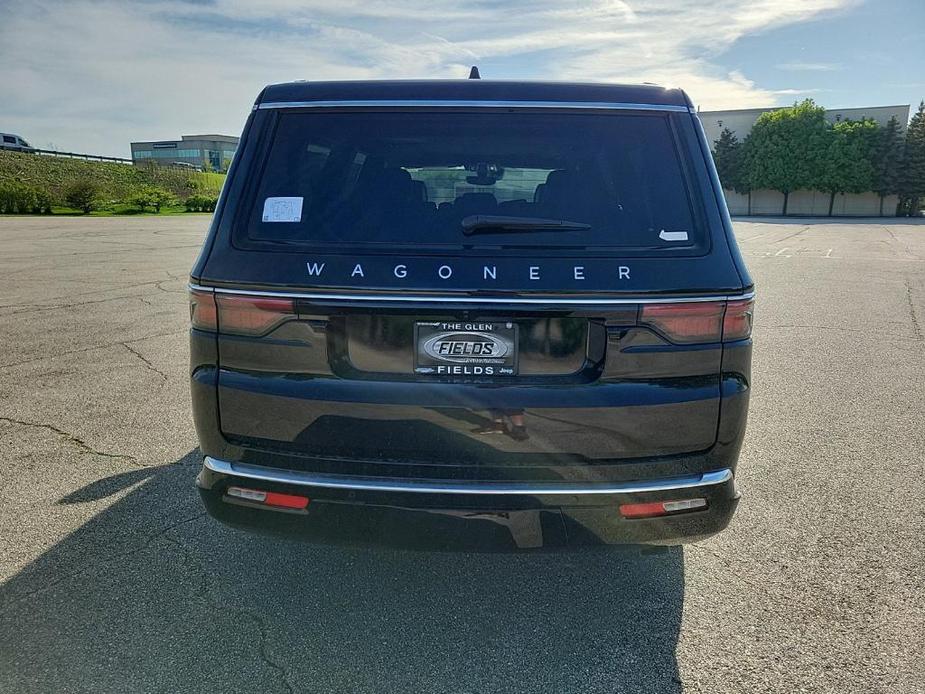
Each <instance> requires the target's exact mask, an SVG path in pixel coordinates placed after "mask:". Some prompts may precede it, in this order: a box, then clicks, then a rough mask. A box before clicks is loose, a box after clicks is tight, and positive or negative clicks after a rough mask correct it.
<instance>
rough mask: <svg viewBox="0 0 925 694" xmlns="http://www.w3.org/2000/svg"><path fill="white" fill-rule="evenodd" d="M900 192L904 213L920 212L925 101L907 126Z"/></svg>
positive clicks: (924, 176)
mask: <svg viewBox="0 0 925 694" xmlns="http://www.w3.org/2000/svg"><path fill="white" fill-rule="evenodd" d="M899 192H900V196H901V198H900V209H901V210H902V213H903V214H906V215H915V214H918V211H919V208H920V207H921V205H922V201H923V199H925V101H923V102H922V103H920V104H919V110H918V111H917V112H916V114H915V115H914V116H912V120H910V121H909V127H908V128H906V142H905V146H904V147H903V162H902V175H901V179H900V184H899Z"/></svg>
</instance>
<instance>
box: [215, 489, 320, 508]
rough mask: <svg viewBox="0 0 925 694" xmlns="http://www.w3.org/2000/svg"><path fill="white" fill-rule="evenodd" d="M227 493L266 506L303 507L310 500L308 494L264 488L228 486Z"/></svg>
mask: <svg viewBox="0 0 925 694" xmlns="http://www.w3.org/2000/svg"><path fill="white" fill-rule="evenodd" d="M225 493H226V494H228V496H231V497H234V498H236V499H243V500H244V501H251V502H253V503H255V504H263V505H264V506H278V507H279V508H296V509H303V508H305V507H306V506H308V502H309V498H308V497H307V496H298V495H296V494H280V493H279V492H265V491H263V490H262V489H249V488H248V487H228V491H227V492H225Z"/></svg>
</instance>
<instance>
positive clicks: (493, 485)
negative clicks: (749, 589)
mask: <svg viewBox="0 0 925 694" xmlns="http://www.w3.org/2000/svg"><path fill="white" fill-rule="evenodd" d="M203 465H204V466H205V467H206V468H207V469H209V470H211V471H212V472H217V473H220V474H224V475H233V476H235V477H244V478H247V479H252V480H259V481H263V482H278V483H282V484H297V485H301V486H307V487H323V488H325V489H347V490H354V491H370V492H415V493H419V494H480V495H483V494H489V495H490V494H494V495H498V494H508V495H510V494H514V495H527V496H543V495H551V496H567V495H586V494H640V493H645V492H669V491H674V490H684V489H697V488H699V487H711V486H715V485H719V484H725V483H727V482H730V481H732V479H733V475H732V470H729V469H728V468H726V469H723V470H714V471H712V472H705V473H703V474H700V475H686V476H684V477H669V478H662V479H654V480H637V481H634V482H602V483H599V484H589V483H587V482H581V483H577V484H565V483H560V482H556V483H543V482H519V483H518V482H477V483H473V482H454V481H451V480H446V481H444V480H399V479H393V478H378V477H351V476H347V475H331V474H321V473H309V472H302V471H299V470H281V469H279V468H266V467H261V466H259V465H248V464H246V463H232V462H228V461H227V460H219V459H218V458H212V457H209V456H206V458H205V460H204V461H203Z"/></svg>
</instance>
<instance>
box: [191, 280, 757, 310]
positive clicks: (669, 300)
mask: <svg viewBox="0 0 925 694" xmlns="http://www.w3.org/2000/svg"><path fill="white" fill-rule="evenodd" d="M188 289H190V290H191V291H200V292H215V293H216V294H242V295H246V296H268V297H279V298H283V299H315V300H329V301H369V302H390V301H393V302H394V301H398V302H416V303H439V304H515V305H547V306H548V305H550V304H551V305H554V306H611V305H614V306H620V305H626V304H677V303H694V302H701V301H741V300H744V299H754V298H755V292H747V293H744V294H720V295H713V296H674V297H657V298H652V297H650V298H638V299H633V298H622V297H620V298H611V299H593V298H590V299H588V298H582V297H574V298H567V299H566V298H558V297H549V298H542V297H536V298H533V297H522V296H511V297H503V296H447V295H445V294H444V295H439V296H427V295H426V294H394V295H393V294H343V293H340V294H335V293H323V292H276V291H257V290H255V291H250V290H247V289H224V288H222V287H206V286H203V285H199V284H189V285H188Z"/></svg>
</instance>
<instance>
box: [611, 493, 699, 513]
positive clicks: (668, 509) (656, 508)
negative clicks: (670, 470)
mask: <svg viewBox="0 0 925 694" xmlns="http://www.w3.org/2000/svg"><path fill="white" fill-rule="evenodd" d="M706 507H707V500H706V499H704V498H703V497H698V498H696V499H675V500H672V501H650V502H647V503H644V504H620V515H621V516H623V517H624V518H655V517H656V516H667V515H670V514H673V513H681V512H683V511H696V510H698V509H704V508H706Z"/></svg>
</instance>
